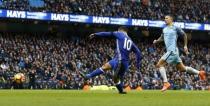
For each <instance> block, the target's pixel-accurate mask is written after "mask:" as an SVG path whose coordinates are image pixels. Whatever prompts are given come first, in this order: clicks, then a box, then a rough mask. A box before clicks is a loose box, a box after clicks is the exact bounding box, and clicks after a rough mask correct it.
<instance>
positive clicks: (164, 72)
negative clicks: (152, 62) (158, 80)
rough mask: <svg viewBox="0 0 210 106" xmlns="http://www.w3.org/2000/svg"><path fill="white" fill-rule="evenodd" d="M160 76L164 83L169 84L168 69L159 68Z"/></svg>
mask: <svg viewBox="0 0 210 106" xmlns="http://www.w3.org/2000/svg"><path fill="white" fill-rule="evenodd" d="M159 71H160V75H161V76H162V78H163V82H168V79H167V76H166V69H165V68H164V67H160V68H159Z"/></svg>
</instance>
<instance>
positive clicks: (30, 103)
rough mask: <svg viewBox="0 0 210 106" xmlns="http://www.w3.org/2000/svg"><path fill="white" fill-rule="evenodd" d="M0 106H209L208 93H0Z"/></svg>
mask: <svg viewBox="0 0 210 106" xmlns="http://www.w3.org/2000/svg"><path fill="white" fill-rule="evenodd" d="M0 106H210V91H181V90H180V91H166V92H164V93H162V92H160V91H158V90H157V91H153V90H145V91H130V92H128V94H126V95H119V94H118V93H117V91H81V90H0Z"/></svg>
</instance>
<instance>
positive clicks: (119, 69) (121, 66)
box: [79, 26, 141, 94]
mask: <svg viewBox="0 0 210 106" xmlns="http://www.w3.org/2000/svg"><path fill="white" fill-rule="evenodd" d="M127 31H128V30H127V28H126V27H124V26H122V27H120V28H118V31H115V32H99V33H94V34H91V35H90V36H89V37H90V39H92V38H94V37H96V36H98V37H110V36H112V37H114V38H115V39H116V50H115V56H114V58H113V59H112V60H110V61H109V62H107V63H105V64H104V65H103V66H102V67H100V68H98V69H96V70H94V71H93V72H91V73H90V74H84V73H83V72H81V71H80V72H79V73H80V75H81V76H82V77H84V78H85V79H86V80H87V79H89V78H92V77H95V76H97V75H100V74H103V73H104V72H105V71H108V70H114V76H113V80H114V82H115V84H116V88H117V89H118V91H119V93H120V94H126V92H124V91H123V76H124V74H125V72H126V71H127V70H128V66H129V54H130V52H131V51H133V52H134V53H135V54H136V67H137V69H139V68H140V60H141V52H140V50H139V49H138V47H137V46H136V45H135V44H134V43H133V41H132V40H131V38H130V37H129V36H128V35H127Z"/></svg>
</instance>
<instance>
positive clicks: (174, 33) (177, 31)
mask: <svg viewBox="0 0 210 106" xmlns="http://www.w3.org/2000/svg"><path fill="white" fill-rule="evenodd" d="M165 23H166V26H165V27H164V28H163V34H162V35H161V36H160V37H159V38H158V39H157V40H154V41H153V43H154V44H155V43H159V42H162V41H164V43H165V46H166V51H167V52H166V53H165V54H164V55H163V56H162V57H161V59H160V60H159V62H158V63H157V65H156V67H157V68H158V69H159V71H160V74H161V76H162V78H163V82H164V85H163V88H162V89H161V91H165V90H167V89H168V88H170V83H169V82H168V80H167V77H166V70H165V68H164V66H165V65H166V64H167V63H168V64H175V65H176V67H177V69H178V70H180V71H187V72H190V73H194V74H198V75H199V76H200V78H201V80H204V79H205V78H206V76H205V72H204V71H198V70H196V69H194V68H192V67H188V66H185V65H184V64H183V62H182V60H181V58H180V57H179V51H178V48H177V38H178V36H184V52H185V53H186V54H189V52H188V48H187V35H186V34H185V32H184V31H183V30H182V29H181V28H179V27H176V26H174V24H173V17H172V16H170V15H167V16H165Z"/></svg>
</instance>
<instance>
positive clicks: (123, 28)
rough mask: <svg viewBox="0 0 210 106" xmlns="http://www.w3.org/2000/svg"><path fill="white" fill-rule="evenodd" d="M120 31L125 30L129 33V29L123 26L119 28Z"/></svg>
mask: <svg viewBox="0 0 210 106" xmlns="http://www.w3.org/2000/svg"><path fill="white" fill-rule="evenodd" d="M118 30H123V31H125V32H128V28H127V27H126V26H121V27H119V28H118Z"/></svg>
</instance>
